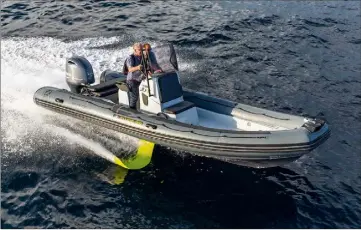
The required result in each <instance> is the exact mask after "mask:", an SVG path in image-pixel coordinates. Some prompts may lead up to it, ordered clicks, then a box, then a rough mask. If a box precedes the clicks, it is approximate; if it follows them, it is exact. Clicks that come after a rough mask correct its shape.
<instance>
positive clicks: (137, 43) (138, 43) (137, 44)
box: [133, 42, 142, 49]
mask: <svg viewBox="0 0 361 230" xmlns="http://www.w3.org/2000/svg"><path fill="white" fill-rule="evenodd" d="M139 46H140V47H142V44H141V43H140V42H136V43H134V44H133V49H134V47H139Z"/></svg>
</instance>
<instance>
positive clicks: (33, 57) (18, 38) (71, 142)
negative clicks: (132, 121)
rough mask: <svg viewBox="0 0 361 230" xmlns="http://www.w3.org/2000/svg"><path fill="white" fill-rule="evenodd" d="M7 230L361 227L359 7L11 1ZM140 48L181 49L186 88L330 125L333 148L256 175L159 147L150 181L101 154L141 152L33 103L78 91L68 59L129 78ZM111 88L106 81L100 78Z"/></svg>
mask: <svg viewBox="0 0 361 230" xmlns="http://www.w3.org/2000/svg"><path fill="white" fill-rule="evenodd" d="M1 7H2V8H1V34H2V40H1V142H2V145H1V227H2V228H26V227H33V228H357V227H360V226H361V222H360V215H361V205H360V203H361V199H360V197H361V182H360V179H361V171H360V165H361V156H360V155H361V144H360V143H361V134H360V130H361V107H360V105H361V76H360V72H361V57H360V54H361V47H360V46H361V34H360V33H361V31H360V24H361V23H360V10H361V9H360V8H361V7H360V2H359V1H345V2H344V1H315V2H311V1H298V2H296V1H295V2H293V1H292V2H290V1H272V2H268V1H250V2H244V1H195V2H193V1H192V2H190V1H189V2H188V1H181V2H178V1H177V2H163V1H152V2H150V1H144V0H143V1H122V2H120V1H119V2H116V1H96V0H93V1H15V0H12V1H9V0H8V1H7V0H5V1H3V2H2V5H1ZM136 41H147V42H151V43H155V42H158V41H170V42H172V43H173V44H174V45H175V48H176V51H177V55H178V59H179V60H178V62H179V64H180V70H181V73H180V74H181V82H182V84H183V85H184V86H185V87H186V88H190V89H194V90H198V91H202V92H206V93H209V94H211V95H214V96H218V97H223V98H226V99H230V100H235V101H239V102H242V103H246V104H250V105H253V106H258V107H263V108H267V109H272V110H276V111H281V112H286V113H290V114H296V115H305V116H319V117H321V118H324V119H326V120H327V121H328V122H329V123H330V126H331V130H332V135H331V137H330V139H329V140H328V141H327V142H326V143H324V144H323V145H322V146H320V147H319V148H317V149H316V150H315V151H313V152H312V153H311V154H309V155H307V156H305V157H303V158H301V159H299V160H298V161H296V162H294V163H291V164H288V165H285V166H284V167H277V168H270V169H252V168H246V167H241V166H235V165H231V164H227V163H223V162H219V161H216V160H211V159H207V158H202V157H196V156H192V155H191V154H190V153H186V152H178V151H175V150H171V149H168V148H165V147H162V146H157V147H156V149H155V152H154V155H153V158H152V162H151V164H150V165H148V166H147V167H146V168H144V169H142V170H138V171H126V170H124V169H121V168H117V167H115V166H114V165H112V164H111V163H110V162H108V161H106V160H104V159H103V158H101V157H100V156H99V154H100V152H104V151H110V152H113V153H118V154H126V153H129V152H132V151H133V150H134V149H135V148H136V145H137V140H135V139H134V138H131V137H129V136H126V135H123V134H119V133H114V132H111V131H109V130H106V129H103V128H101V127H97V126H96V125H91V124H88V123H85V122H80V121H76V120H73V119H71V118H68V117H61V116H59V115H57V114H54V113H52V112H49V111H45V110H43V109H42V108H39V107H37V106H35V105H34V104H33V102H32V96H33V94H34V92H35V91H36V90H37V89H38V88H40V87H41V86H44V85H51V86H55V87H60V88H67V85H66V84H65V79H64V78H65V71H64V60H65V58H66V57H69V56H71V55H74V54H77V55H83V56H85V57H86V58H87V59H88V60H89V61H90V62H91V63H92V65H93V68H94V71H95V73H96V75H97V77H99V74H100V73H101V72H102V71H103V70H105V69H108V68H111V69H119V70H120V69H121V67H122V64H123V60H124V58H125V57H126V56H127V55H128V54H129V52H130V46H131V44H132V43H133V42H136ZM97 81H99V78H97Z"/></svg>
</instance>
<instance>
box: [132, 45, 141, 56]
mask: <svg viewBox="0 0 361 230" xmlns="http://www.w3.org/2000/svg"><path fill="white" fill-rule="evenodd" d="M133 51H134V55H135V56H141V55H142V44H141V43H138V42H137V43H134V45H133Z"/></svg>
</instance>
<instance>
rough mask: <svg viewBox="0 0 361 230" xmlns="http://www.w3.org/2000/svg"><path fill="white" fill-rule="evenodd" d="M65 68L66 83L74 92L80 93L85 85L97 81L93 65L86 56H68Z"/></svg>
mask: <svg viewBox="0 0 361 230" xmlns="http://www.w3.org/2000/svg"><path fill="white" fill-rule="evenodd" d="M65 69H66V83H67V84H68V86H69V88H70V91H71V92H72V93H80V92H81V89H82V88H83V87H84V86H85V85H90V84H93V83H94V82H95V79H94V72H93V67H92V65H91V64H90V63H89V61H88V60H87V59H86V58H84V57H80V56H75V57H71V58H67V59H66V64H65Z"/></svg>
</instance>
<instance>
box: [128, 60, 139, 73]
mask: <svg viewBox="0 0 361 230" xmlns="http://www.w3.org/2000/svg"><path fill="white" fill-rule="evenodd" d="M127 66H128V72H131V73H132V72H135V71H139V70H141V69H142V65H138V66H134V62H133V58H131V57H128V58H127Z"/></svg>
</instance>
